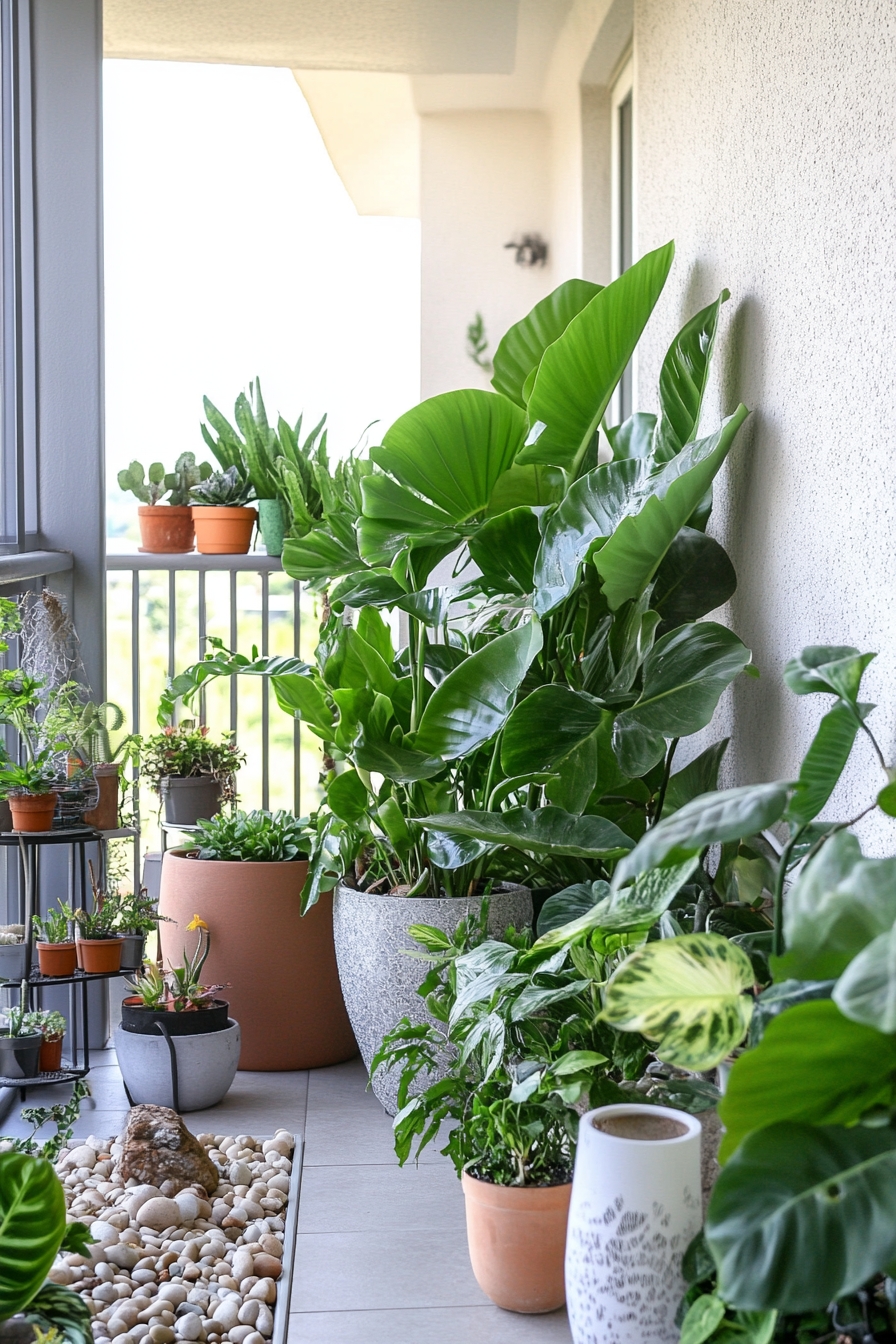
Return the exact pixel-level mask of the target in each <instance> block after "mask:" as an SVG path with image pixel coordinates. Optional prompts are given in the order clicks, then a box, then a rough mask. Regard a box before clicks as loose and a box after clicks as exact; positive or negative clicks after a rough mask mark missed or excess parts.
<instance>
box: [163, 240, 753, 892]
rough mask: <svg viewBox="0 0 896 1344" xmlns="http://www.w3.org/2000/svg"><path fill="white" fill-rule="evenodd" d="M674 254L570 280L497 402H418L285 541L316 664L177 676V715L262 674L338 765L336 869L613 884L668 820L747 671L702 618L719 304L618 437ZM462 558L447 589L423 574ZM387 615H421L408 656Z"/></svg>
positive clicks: (711, 546)
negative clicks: (705, 733)
mask: <svg viewBox="0 0 896 1344" xmlns="http://www.w3.org/2000/svg"><path fill="white" fill-rule="evenodd" d="M673 250H674V249H673V246H672V244H671V243H670V244H668V245H667V246H666V247H663V248H660V249H658V250H657V251H656V252H652V253H650V254H649V255H648V256H646V257H644V258H643V259H642V260H641V261H639V262H638V263H637V264H636V265H635V266H633V267H632V268H631V269H630V270H629V271H627V272H626V273H625V275H623V276H622V277H621V278H620V279H619V280H617V281H615V282H614V283H613V284H612V285H609V286H607V287H606V288H605V289H602V288H601V287H600V286H598V285H592V284H589V283H587V282H585V281H579V280H575V281H569V282H567V283H566V284H564V285H561V286H560V288H559V289H557V290H555V291H554V293H553V294H552V295H550V296H549V297H548V298H547V299H545V300H543V301H542V303H540V304H538V305H537V306H536V308H535V309H534V310H533V311H532V313H530V314H529V316H528V317H527V318H525V319H523V321H522V322H520V323H518V324H517V325H516V326H515V327H513V328H512V329H511V330H510V331H509V332H508V333H507V335H506V336H505V337H504V340H503V341H502V342H501V345H500V346H499V348H498V350H497V352H496V355H495V376H494V379H493V384H494V386H495V388H496V390H495V391H494V392H484V391H475V390H471V391H460V392H451V393H446V394H445V395H443V396H439V397H434V398H432V399H430V400H429V401H425V402H423V403H422V404H421V405H419V406H416V407H414V408H413V409H412V410H410V411H408V412H407V414H405V415H404V416H402V417H401V418H400V419H399V420H398V421H396V423H395V424H394V425H393V426H392V427H391V428H390V429H389V430H388V432H387V433H386V435H385V436H384V439H383V443H382V446H381V447H377V448H373V449H371V450H370V452H369V470H368V471H367V472H366V473H362V472H360V471H359V472H358V473H357V476H356V477H353V481H354V485H355V486H359V488H358V489H353V490H345V491H343V492H341V493H340V495H339V498H338V501H337V502H336V503H335V504H334V510H333V518H331V517H330V515H329V513H328V510H327V508H326V507H325V508H324V510H323V515H322V518H321V521H320V522H319V523H317V524H315V525H314V526H312V527H311V528H310V529H309V530H308V531H307V532H306V533H305V535H304V536H303V537H299V538H297V537H294V538H292V539H291V540H288V541H287V542H286V544H285V547H284V556H283V561H284V568H285V569H286V570H287V572H289V573H290V574H291V575H293V577H295V578H297V579H301V580H304V581H306V582H311V583H314V584H316V585H317V586H318V587H327V588H328V596H329V603H330V607H331V610H332V615H331V616H330V619H329V620H328V621H327V622H326V623H325V625H324V628H323V632H322V640H321V645H320V648H319V650H318V659H317V666H315V667H312V666H308V665H305V664H303V663H301V662H299V661H298V660H284V659H259V658H257V657H255V656H254V655H253V657H252V658H251V659H249V658H246V657H244V656H241V655H238V654H232V653H229V652H228V651H227V650H225V649H223V648H222V647H221V646H220V645H218V646H217V647H216V648H215V649H214V651H213V652H212V653H211V654H210V655H209V657H208V658H207V659H206V660H205V661H204V662H202V663H199V664H197V665H195V666H194V667H192V668H190V669H188V670H187V672H185V673H184V674H183V675H182V676H180V677H177V678H175V679H174V682H173V685H172V688H171V694H170V695H169V696H168V697H167V698H166V700H165V701H164V702H163V706H162V716H163V717H165V718H166V719H167V716H168V714H169V713H170V711H171V708H172V706H173V701H174V698H176V696H177V695H183V696H185V697H186V698H187V699H189V698H190V697H191V696H192V695H194V694H195V693H196V691H197V690H198V688H199V686H201V685H202V683H203V682H204V681H205V680H206V679H207V678H208V677H211V676H219V675H228V676H229V675H234V674H242V673H248V674H255V675H259V674H260V675H266V676H270V677H272V678H273V682H274V687H275V690H276V693H277V697H278V700H279V702H280V704H281V706H282V707H284V708H285V709H287V710H288V711H289V712H291V713H293V714H295V715H296V717H298V718H300V719H302V720H303V721H304V722H305V723H306V724H307V725H308V727H309V728H310V729H311V730H312V731H313V732H315V733H316V734H317V735H318V736H319V737H320V738H321V739H322V740H323V742H324V744H325V751H326V755H327V757H328V758H329V762H330V763H331V764H332V769H331V770H330V773H329V777H328V779H327V803H328V806H329V809H330V811H331V813H332V820H331V823H330V824H329V826H328V836H329V840H328V843H331V860H330V861H331V862H332V863H333V864H334V865H336V866H338V864H339V863H340V862H341V863H344V861H345V858H346V853H347V849H349V850H350V849H351V846H352V845H354V846H355V852H359V851H366V852H369V851H370V848H371V845H373V849H374V851H375V852H376V853H377V854H379V853H380V852H381V850H379V849H377V846H384V847H385V848H386V849H388V850H389V861H390V863H391V864H392V868H393V874H392V875H393V878H394V881H393V885H397V886H398V887H400V888H404V889H405V890H408V891H410V892H415V893H416V892H420V893H423V892H429V893H431V894H437V893H438V892H439V891H442V890H444V891H446V892H448V893H450V894H466V893H468V892H471V891H474V890H476V889H477V884H478V883H480V882H481V881H482V880H484V879H487V878H489V877H500V876H516V877H524V878H525V879H527V880H529V881H533V882H537V883H538V884H539V885H548V886H554V887H555V888H557V887H563V886H565V885H568V884H569V883H570V882H575V881H586V880H587V881H593V880H604V879H606V878H607V877H609V876H610V874H611V872H612V865H613V863H614V862H615V861H616V860H617V859H618V858H619V857H620V856H621V855H622V854H624V853H625V852H626V851H627V850H629V849H630V848H631V847H632V845H633V844H634V843H635V842H636V841H637V839H638V838H639V837H640V836H641V835H642V834H643V832H644V830H645V828H646V826H647V825H648V823H649V822H650V821H652V820H655V819H656V818H658V817H659V816H660V815H661V814H662V810H663V807H664V799H665V796H666V793H667V791H668V789H669V788H670V787H672V782H671V781H672V778H673V776H672V765H673V755H674V751H675V746H676V743H677V741H678V739H679V738H681V737H682V736H685V735H687V734H690V733H693V732H696V731H698V730H699V729H701V728H703V727H705V726H706V724H707V723H708V722H709V720H710V718H711V717H712V714H713V712H714V710H715V707H716V705H717V703H718V700H719V697H720V695H721V693H722V691H723V690H724V689H725V687H726V686H728V685H729V683H730V682H731V681H732V680H733V679H734V677H736V676H737V675H738V673H740V672H741V671H744V670H753V669H750V654H749V651H748V650H747V649H746V648H745V647H744V645H743V644H742V643H741V641H740V640H739V639H738V638H737V637H736V636H735V635H734V634H733V633H732V632H731V631H730V630H727V629H725V628H724V627H723V626H721V625H718V624H716V623H714V622H708V621H707V622H701V621H700V620H699V617H701V616H703V615H705V614H706V613H708V612H709V611H711V610H712V609H713V608H715V607H717V606H718V605H720V604H721V603H723V602H725V601H726V600H727V599H728V598H729V597H730V596H731V594H732V592H733V591H734V587H735V582H736V580H735V576H734V571H733V568H732V566H731V563H730V561H729V559H728V557H727V556H726V555H725V552H724V551H723V549H722V548H721V546H719V545H718V543H717V542H715V541H713V540H712V539H711V538H709V537H707V536H706V535H705V532H704V531H703V529H704V528H705V525H706V520H707V517H708V513H709V509H710V506H711V486H712V482H713V479H714V477H715V475H716V473H717V472H718V470H719V468H720V467H721V465H722V463H723V461H724V460H725V457H726V455H727V453H728V452H729V450H730V448H731V445H732V443H733V440H734V437H735V435H736V433H737V430H738V428H739V427H740V425H741V424H742V422H743V420H744V418H745V417H746V414H747V412H746V408H745V407H743V406H740V407H738V408H737V410H736V411H735V412H734V414H733V415H732V416H730V417H729V418H728V419H727V420H725V421H724V422H723V424H722V425H721V427H719V428H718V429H717V430H716V431H715V432H714V433H712V434H710V435H709V436H708V437H704V438H698V437H697V434H698V429H699V420H700V413H701V408H702V402H703V395H704V391H705V388H706V383H707V378H708V372H709V362H710V358H711V353H712V348H713V343H714V339H715V333H716V328H717V324H718V316H719V309H720V305H721V303H722V302H723V300H724V299H725V298H727V291H723V293H722V294H721V295H720V296H719V298H718V300H717V301H716V302H715V303H713V304H711V305H709V307H707V308H705V309H703V310H702V311H701V312H700V313H698V314H697V316H696V317H694V318H693V319H692V320H691V321H690V322H688V323H687V325H686V326H685V327H684V328H683V330H682V331H681V332H680V333H679V335H678V336H677V337H676V339H675V341H674V342H673V344H672V346H671V347H670V349H669V352H668V354H667V356H666V359H665V360H664V363H663V367H662V371H661V375H660V386H659V406H660V414H659V416H652V415H647V414H643V413H639V414H636V415H634V416H632V417H631V418H630V419H629V420H628V421H626V422H625V424H623V425H621V426H618V427H617V428H615V429H609V428H608V427H607V426H606V424H605V421H604V416H605V413H606V410H607V407H608V406H609V404H610V399H611V397H612V394H613V391H614V389H615V387H616V385H617V383H618V381H619V379H620V377H621V376H622V372H623V370H624V369H625V367H626V365H627V364H628V362H629V360H630V359H631V356H632V353H633V351H634V349H635V346H636V345H637V342H638V339H639V338H640V335H641V332H642V330H643V328H644V326H645V324H646V322H647V320H648V318H649V317H650V314H651V312H652V310H653V307H654V305H655V303H656V301H657V299H658V297H659V295H660V293H661V291H662V288H663V285H664V284H665V280H666V277H667V275H668V272H669V268H670V266H671V264H672V257H673ZM601 432H603V439H601ZM602 445H603V448H604V455H609V456H610V457H611V460H609V461H606V462H602V463H600V462H599V455H600V449H601V446H602ZM353 502H357V503H359V505H360V511H359V512H358V513H357V515H356V517H355V518H354V525H353V526H348V525H347V521H346V520H347V518H348V517H349V516H350V514H351V509H352V505H353ZM337 522H338V526H337ZM452 553H457V564H456V566H455V575H454V580H452V581H451V582H449V583H435V582H433V581H432V579H431V575H432V573H433V570H434V568H435V566H436V565H437V564H439V562H441V561H442V560H444V559H445V558H446V557H448V556H449V555H451V554H452ZM471 562H472V563H471ZM473 566H475V567H476V568H475V569H474V568H473ZM465 573H466V575H467V576H466V577H464V574H465ZM455 580H456V581H455ZM378 609H388V610H390V611H391V612H392V613H393V615H395V614H398V615H399V616H400V617H401V618H406V619H407V626H408V636H409V637H408V644H407V648H406V649H403V650H402V651H401V653H399V654H397V653H396V652H395V649H394V644H393V641H392V637H391V632H390V627H389V624H388V623H387V622H386V621H385V620H384V619H383V618H382V617H381V616H380V614H379V610H378ZM351 610H356V611H359V614H358V616H357V620H356V621H355V623H354V624H353V625H352V624H351V623H350V621H349V612H350V611H351ZM685 786H686V781H682V780H680V779H679V780H678V781H677V784H676V785H675V787H678V788H680V787H685ZM336 836H338V837H339V840H340V844H341V845H342V850H341V857H339V858H337V857H335V856H334V854H333V852H332V849H333V846H332V842H333V840H334V837H336ZM511 852H513V854H514V857H512V858H510V859H508V857H507V856H508V853H511ZM366 865H367V859H366V858H363V859H362V866H363V867H365V876H366V875H367V874H368V873H371V874H372V875H373V877H374V880H376V881H380V880H381V873H380V871H379V869H378V868H377V867H376V865H374V866H373V868H372V869H371V868H369V867H367V866H366ZM312 870H314V864H312ZM355 880H361V875H360V874H357V873H356V877H355ZM308 890H309V894H310V895H313V890H314V884H313V882H309V886H308Z"/></svg>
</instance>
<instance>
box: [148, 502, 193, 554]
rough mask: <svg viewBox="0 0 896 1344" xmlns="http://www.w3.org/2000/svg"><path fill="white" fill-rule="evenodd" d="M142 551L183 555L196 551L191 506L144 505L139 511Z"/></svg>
mask: <svg viewBox="0 0 896 1344" xmlns="http://www.w3.org/2000/svg"><path fill="white" fill-rule="evenodd" d="M137 521H138V522H139V524H140V540H141V541H142V543H143V545H142V546H141V547H140V550H141V551H149V552H151V553H152V554H153V555H180V554H183V553H184V552H185V551H192V549H193V510H192V508H191V507H190V505H189V504H141V505H140V507H139V508H138V510H137Z"/></svg>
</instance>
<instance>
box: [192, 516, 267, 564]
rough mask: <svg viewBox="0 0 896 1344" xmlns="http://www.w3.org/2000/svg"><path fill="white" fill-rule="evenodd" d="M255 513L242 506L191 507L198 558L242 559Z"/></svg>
mask: <svg viewBox="0 0 896 1344" xmlns="http://www.w3.org/2000/svg"><path fill="white" fill-rule="evenodd" d="M257 518H258V510H257V509H250V508H248V507H247V506H246V505H244V504H230V505H219V504H194V505H193V526H194V527H195V529H196V549H197V551H199V553H200V554H201V555H245V554H246V552H247V551H248V549H249V546H250V545H251V542H252V529H253V528H254V527H255V521H256V519H257Z"/></svg>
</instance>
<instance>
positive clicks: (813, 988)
mask: <svg viewBox="0 0 896 1344" xmlns="http://www.w3.org/2000/svg"><path fill="white" fill-rule="evenodd" d="M757 937H758V938H762V937H765V935H764V934H749V933H748V934H742V935H740V936H739V937H738V938H737V939H735V940H734V941H736V942H737V944H738V946H739V947H743V948H744V950H745V951H746V952H747V953H748V955H749V944H748V943H747V942H746V941H745V940H746V939H749V938H757ZM836 983H837V982H836V980H781V981H780V982H779V983H777V984H774V985H769V986H768V988H767V989H764V990H763V991H762V993H761V994H760V995H759V998H758V999H757V1000H756V1006H755V1007H754V1009H753V1019H752V1021H751V1022H750V1040H749V1044H750V1045H751V1046H752V1045H758V1044H759V1042H760V1041H761V1040H762V1037H763V1035H764V1034H765V1029H766V1027H767V1026H768V1024H769V1022H772V1021H773V1020H774V1019H775V1018H776V1017H780V1016H781V1014H782V1013H784V1012H786V1011H787V1009H788V1008H795V1007H796V1006H797V1004H799V1003H814V1002H816V1001H817V1000H818V999H829V998H830V997H831V991H832V990H833V988H834V985H835V984H836Z"/></svg>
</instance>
